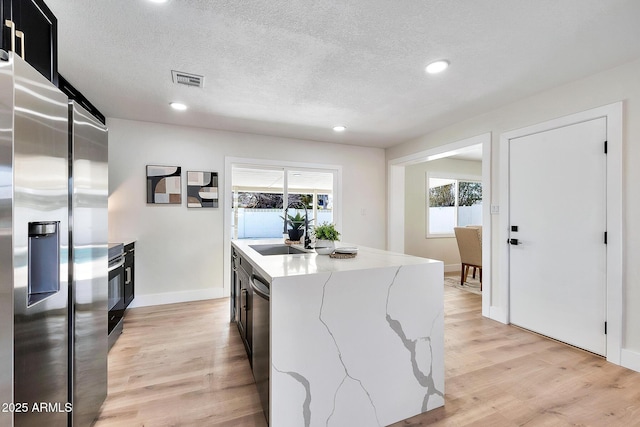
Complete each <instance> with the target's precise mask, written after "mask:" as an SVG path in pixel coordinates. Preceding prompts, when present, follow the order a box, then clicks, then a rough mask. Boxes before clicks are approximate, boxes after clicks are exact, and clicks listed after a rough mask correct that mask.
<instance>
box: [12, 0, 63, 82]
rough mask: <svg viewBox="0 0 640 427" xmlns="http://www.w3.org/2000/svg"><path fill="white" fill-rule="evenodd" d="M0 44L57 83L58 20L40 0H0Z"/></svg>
mask: <svg viewBox="0 0 640 427" xmlns="http://www.w3.org/2000/svg"><path fill="white" fill-rule="evenodd" d="M0 3H1V4H2V6H1V7H0V18H1V21H0V22H1V23H2V35H1V36H0V37H1V38H0V42H1V43H0V45H1V46H2V49H4V50H6V51H10V50H13V51H14V52H16V53H17V54H18V55H20V56H22V57H23V58H24V59H25V61H27V62H28V63H29V64H31V66H32V67H33V68H35V69H36V70H38V71H39V72H40V73H42V75H43V76H45V77H46V78H47V79H49V80H51V82H53V84H55V85H58V21H57V19H56V17H55V16H54V15H53V13H51V10H49V8H48V7H47V5H46V4H44V2H43V1H42V0H0Z"/></svg>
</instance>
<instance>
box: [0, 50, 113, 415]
mask: <svg viewBox="0 0 640 427" xmlns="http://www.w3.org/2000/svg"><path fill="white" fill-rule="evenodd" d="M69 130H70V126H69V102H68V98H67V96H66V95H64V94H63V93H62V92H61V91H59V90H58V88H56V87H55V86H54V85H52V84H51V83H50V82H49V81H48V80H46V79H45V78H44V77H42V75H41V74H40V73H39V72H37V71H36V70H35V69H33V68H32V67H31V66H30V65H29V64H27V63H26V62H24V61H23V60H22V59H21V58H20V57H18V56H15V55H14V54H13V53H11V52H9V53H6V52H4V51H0V404H1V405H3V407H2V408H0V425H2V426H16V427H22V426H45V425H46V426H67V425H69V424H70V423H71V422H72V421H73V420H74V419H75V418H76V414H78V415H79V414H80V413H82V412H83V405H84V402H82V399H79V398H78V397H77V394H76V393H75V391H76V390H80V387H82V386H84V385H88V384H89V383H91V386H90V387H92V388H95V389H97V390H100V393H102V390H104V392H105V394H106V350H103V349H106V339H107V332H106V320H107V318H106V289H107V283H106V277H107V273H106V269H107V261H106V247H107V243H106V240H107V239H106V235H107V223H106V215H107V213H106V191H102V190H100V191H90V193H91V196H90V197H89V198H93V197H96V198H100V200H102V199H101V197H102V196H101V195H100V196H99V194H101V193H104V201H101V202H100V203H98V204H99V205H100V208H99V209H98V210H97V211H96V212H99V213H97V214H94V217H95V219H96V220H95V222H92V223H91V224H90V225H88V226H87V227H88V228H89V229H90V231H89V232H88V233H89V234H91V236H92V240H91V241H90V242H84V243H82V248H83V249H85V248H86V249H87V250H86V251H85V250H83V251H79V250H76V251H74V250H70V245H69V241H70V240H69V237H70V233H69V219H70V217H71V218H73V221H74V222H75V218H74V213H75V214H77V215H79V216H83V215H82V214H81V209H78V208H75V206H76V204H77V203H78V202H79V200H80V199H81V198H78V197H77V196H75V195H74V198H70V195H69V194H70V186H71V184H72V183H76V185H77V184H78V179H72V178H71V176H70V171H73V172H74V173H76V174H79V169H81V167H80V166H79V165H76V164H75V162H74V163H70V162H69V158H70V157H69V156H70V150H69V144H70V142H71V141H70V136H69V135H70V134H69ZM100 164H101V167H103V168H105V169H106V158H105V159H104V164H102V162H101V163H100ZM70 166H73V167H72V169H70ZM104 176H106V175H104ZM104 179H106V178H104ZM101 186H102V187H104V183H102V184H101ZM102 187H101V188H102ZM72 191H75V190H72ZM70 203H71V206H74V211H72V212H70V210H69V206H70ZM92 203H93V201H92ZM70 213H71V215H70ZM80 229H82V227H81V226H80V227H79V226H77V225H76V227H75V230H72V231H75V233H74V235H75V234H76V233H78V234H82V233H79V230H80ZM94 237H95V240H93V239H94ZM81 253H82V256H86V257H88V258H90V261H85V260H83V266H84V265H91V266H92V268H86V269H85V268H84V267H79V266H78V264H76V265H75V266H74V265H70V264H69V259H70V257H71V259H72V260H74V262H77V261H78V257H80V255H81ZM93 267H95V268H93ZM102 270H104V273H102ZM85 274H86V276H85ZM70 275H71V277H72V279H71V280H70ZM94 280H95V281H94ZM80 282H82V283H80ZM89 282H90V283H91V285H88V286H87V289H88V287H91V291H90V292H88V293H87V295H88V294H90V293H92V292H94V290H95V291H96V292H97V293H96V297H95V298H94V297H91V302H89V301H88V300H86V299H84V297H81V295H85V293H84V291H83V285H82V284H83V283H89ZM101 282H103V286H102V285H101V284H100V283H101ZM70 283H76V285H75V288H72V287H70ZM100 287H102V289H99V288H100ZM103 294H104V295H105V296H104V298H103ZM102 299H104V301H103V303H104V304H103V303H102V302H100V301H101V300H102ZM102 304H103V305H104V309H98V308H97V307H98V306H102ZM87 313H91V314H87ZM98 313H99V314H98ZM103 314H104V315H103ZM99 316H102V317H103V319H104V321H102V320H100V321H98V317H99ZM87 319H88V320H87ZM103 327H104V331H103V332H102V334H103V337H104V345H102V344H101V343H100V344H96V343H95V342H93V341H94V338H93V337H95V338H96V339H97V336H98V332H97V331H98V329H99V328H103ZM85 337H89V338H88V339H85ZM83 343H84V344H83ZM83 345H84V346H85V347H86V348H82V350H80V349H79V347H82V346H83ZM89 347H91V348H89ZM103 351H104V357H103V356H102V355H103ZM89 353H92V357H94V358H96V359H98V360H100V362H99V363H96V364H95V365H92V366H91V368H81V366H82V363H83V360H82V357H83V355H86V354H89ZM74 355H75V356H76V357H77V359H76V358H74ZM102 361H104V363H103V362H102ZM98 364H99V365H100V367H99V368H98ZM98 371H100V373H99V374H98V373H97V372H98ZM84 372H91V373H88V374H87V376H86V377H83V376H82V375H83V374H84ZM103 399H104V397H103ZM3 409H4V410H3ZM94 415H95V414H94ZM77 425H80V424H77ZM85 425H90V424H85Z"/></svg>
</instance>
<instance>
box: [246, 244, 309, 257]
mask: <svg viewBox="0 0 640 427" xmlns="http://www.w3.org/2000/svg"><path fill="white" fill-rule="evenodd" d="M249 247H250V248H251V249H253V250H254V251H256V252H258V253H259V254H260V255H292V254H306V253H309V252H308V251H305V250H304V249H300V248H295V247H293V246H289V245H285V244H284V243H275V244H272V245H249Z"/></svg>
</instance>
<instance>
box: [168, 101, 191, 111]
mask: <svg viewBox="0 0 640 427" xmlns="http://www.w3.org/2000/svg"><path fill="white" fill-rule="evenodd" d="M169 105H171V108H173V109H174V110H179V111H184V110H186V109H187V106H186V105H184V104H182V103H180V102H172V103H171V104H169Z"/></svg>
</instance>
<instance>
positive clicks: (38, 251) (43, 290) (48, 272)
mask: <svg viewBox="0 0 640 427" xmlns="http://www.w3.org/2000/svg"><path fill="white" fill-rule="evenodd" d="M58 291H60V221H46V222H30V223H29V289H28V303H27V305H28V306H32V305H33V304H36V303H38V302H40V301H42V300H44V299H46V298H47V297H50V296H51V295H54V294H55V293H56V292H58Z"/></svg>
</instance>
